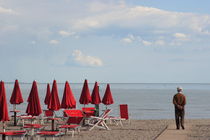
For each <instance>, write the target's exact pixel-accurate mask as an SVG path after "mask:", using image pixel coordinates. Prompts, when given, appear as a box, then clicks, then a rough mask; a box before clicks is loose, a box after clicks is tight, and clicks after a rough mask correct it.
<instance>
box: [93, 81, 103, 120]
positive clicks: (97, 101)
mask: <svg viewBox="0 0 210 140" xmlns="http://www.w3.org/2000/svg"><path fill="white" fill-rule="evenodd" d="M91 99H92V101H91V103H92V104H95V108H96V113H95V115H96V116H99V104H100V103H101V97H100V94H99V86H98V82H95V85H94V88H93V91H92V95H91Z"/></svg>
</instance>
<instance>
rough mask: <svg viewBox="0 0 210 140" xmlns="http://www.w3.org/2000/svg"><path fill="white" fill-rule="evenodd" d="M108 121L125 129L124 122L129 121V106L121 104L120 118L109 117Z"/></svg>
mask: <svg viewBox="0 0 210 140" xmlns="http://www.w3.org/2000/svg"><path fill="white" fill-rule="evenodd" d="M107 119H109V120H110V123H111V122H114V123H115V124H116V125H118V124H120V125H121V126H122V127H123V123H122V121H125V120H128V122H129V123H130V120H129V113H128V105H127V104H120V105H119V116H109V117H107Z"/></svg>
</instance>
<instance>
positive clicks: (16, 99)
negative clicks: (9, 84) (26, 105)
mask: <svg viewBox="0 0 210 140" xmlns="http://www.w3.org/2000/svg"><path fill="white" fill-rule="evenodd" d="M10 103H11V104H21V103H23V97H22V93H21V90H20V86H19V83H18V80H15V85H14V88H13V92H12V96H11V97H10Z"/></svg>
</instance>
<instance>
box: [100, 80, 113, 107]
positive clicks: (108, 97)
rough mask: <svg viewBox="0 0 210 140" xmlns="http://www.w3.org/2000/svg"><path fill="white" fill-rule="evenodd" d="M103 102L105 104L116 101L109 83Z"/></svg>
mask: <svg viewBox="0 0 210 140" xmlns="http://www.w3.org/2000/svg"><path fill="white" fill-rule="evenodd" d="M102 103H103V104H105V105H111V104H113V103H114V100H113V98H112V92H111V90H110V86H109V84H107V87H106V91H105V94H104V97H103V99H102Z"/></svg>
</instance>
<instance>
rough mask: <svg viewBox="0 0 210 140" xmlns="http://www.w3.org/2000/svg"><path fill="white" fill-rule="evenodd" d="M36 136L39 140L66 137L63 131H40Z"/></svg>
mask: <svg viewBox="0 0 210 140" xmlns="http://www.w3.org/2000/svg"><path fill="white" fill-rule="evenodd" d="M36 134H37V136H38V140H40V137H44V138H45V139H47V138H48V137H49V138H52V139H53V140H54V139H55V137H59V138H61V137H62V136H63V135H64V133H62V132H61V131H39V132H37V133H36Z"/></svg>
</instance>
